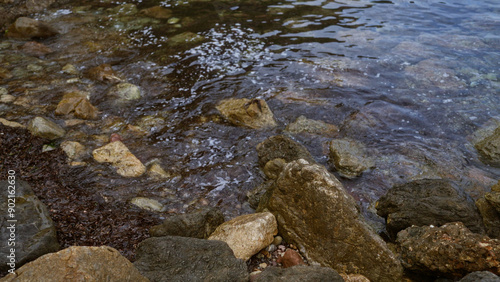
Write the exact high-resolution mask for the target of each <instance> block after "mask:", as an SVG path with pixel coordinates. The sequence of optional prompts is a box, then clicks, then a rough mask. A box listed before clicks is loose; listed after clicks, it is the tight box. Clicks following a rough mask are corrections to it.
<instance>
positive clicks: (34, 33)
mask: <svg viewBox="0 0 500 282" xmlns="http://www.w3.org/2000/svg"><path fill="white" fill-rule="evenodd" d="M56 34H58V32H57V31H56V30H55V29H54V28H53V27H51V26H50V25H48V24H47V23H45V22H42V21H38V20H35V19H31V18H26V17H20V18H18V19H17V20H16V21H15V22H14V23H13V24H12V25H11V26H10V27H9V28H8V31H7V34H6V35H7V37H9V38H16V39H30V38H47V37H51V36H54V35H56Z"/></svg>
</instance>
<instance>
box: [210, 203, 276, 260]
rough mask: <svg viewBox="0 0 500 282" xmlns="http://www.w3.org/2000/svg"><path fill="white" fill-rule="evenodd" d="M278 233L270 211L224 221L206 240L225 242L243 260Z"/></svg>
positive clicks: (265, 244)
mask: <svg viewBox="0 0 500 282" xmlns="http://www.w3.org/2000/svg"><path fill="white" fill-rule="evenodd" d="M276 234H278V225H277V223H276V218H275V217H274V215H273V214H272V213H270V212H262V213H254V214H246V215H241V216H238V217H236V218H234V219H232V220H230V221H227V222H224V223H223V224H222V225H220V226H219V227H217V229H215V231H214V233H213V234H212V235H211V236H210V237H209V238H208V240H220V241H223V242H226V243H227V244H228V245H229V247H230V248H231V249H232V250H233V252H234V255H235V256H236V257H237V258H239V259H242V260H244V261H246V260H248V259H249V258H250V257H251V256H253V255H255V254H256V253H258V252H259V251H260V250H262V249H264V248H265V247H267V246H269V244H271V243H272V242H273V240H274V235H276Z"/></svg>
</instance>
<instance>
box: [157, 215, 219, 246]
mask: <svg viewBox="0 0 500 282" xmlns="http://www.w3.org/2000/svg"><path fill="white" fill-rule="evenodd" d="M222 223H224V216H223V215H222V212H221V211H220V210H219V209H217V208H208V207H207V208H202V209H200V210H198V211H196V212H192V213H186V214H176V215H171V216H169V217H167V218H166V219H165V220H164V221H163V223H162V224H161V225H156V226H153V227H151V229H150V230H149V233H150V234H151V236H153V237H161V236H181V237H193V238H199V239H207V238H208V237H209V236H210V235H211V234H212V233H213V232H214V231H215V229H216V228H217V227H218V226H219V225H221V224H222Z"/></svg>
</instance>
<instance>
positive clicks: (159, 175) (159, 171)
mask: <svg viewBox="0 0 500 282" xmlns="http://www.w3.org/2000/svg"><path fill="white" fill-rule="evenodd" d="M148 176H149V177H150V178H152V179H155V180H161V179H169V178H170V177H171V175H170V173H168V172H166V171H165V170H164V169H163V168H162V167H161V165H160V164H159V163H156V162H155V163H153V164H151V166H150V167H149V169H148Z"/></svg>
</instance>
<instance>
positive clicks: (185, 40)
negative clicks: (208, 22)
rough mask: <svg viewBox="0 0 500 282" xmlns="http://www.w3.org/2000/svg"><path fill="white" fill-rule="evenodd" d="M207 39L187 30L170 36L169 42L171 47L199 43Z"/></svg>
mask: <svg viewBox="0 0 500 282" xmlns="http://www.w3.org/2000/svg"><path fill="white" fill-rule="evenodd" d="M203 40H205V37H203V36H201V35H198V34H196V33H193V32H190V31H186V32H183V33H180V34H177V35H174V36H172V37H170V38H169V39H168V41H167V44H168V45H169V46H170V47H184V46H185V45H193V44H198V43H200V42H202V41H203Z"/></svg>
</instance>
